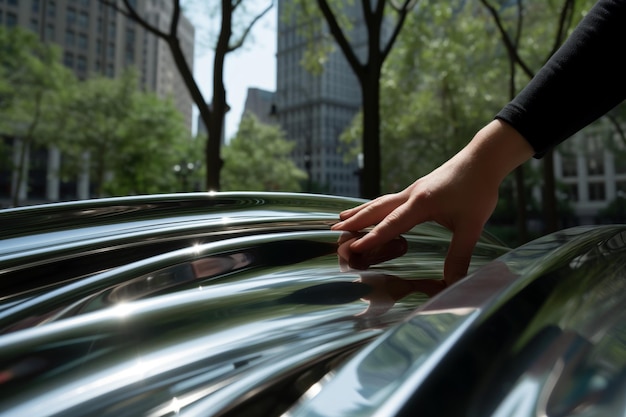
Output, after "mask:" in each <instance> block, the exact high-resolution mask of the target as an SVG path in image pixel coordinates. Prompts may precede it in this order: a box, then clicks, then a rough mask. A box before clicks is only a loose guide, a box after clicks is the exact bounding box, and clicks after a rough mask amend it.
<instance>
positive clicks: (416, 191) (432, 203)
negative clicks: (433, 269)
mask: <svg viewBox="0 0 626 417" xmlns="http://www.w3.org/2000/svg"><path fill="white" fill-rule="evenodd" d="M532 154H533V150H532V148H531V147H530V145H528V143H527V142H526V141H525V140H524V138H523V137H521V136H520V135H519V134H518V133H517V132H516V131H515V130H513V128H512V127H510V126H508V125H506V124H504V123H503V122H500V121H494V122H492V123H490V124H489V125H487V126H486V127H485V128H484V129H482V130H481V131H480V132H479V133H478V134H477V135H476V136H475V138H474V139H473V140H472V142H471V143H470V144H469V145H468V146H466V147H465V148H464V149H463V150H461V151H460V152H459V153H458V154H457V155H455V156H454V157H453V158H452V159H450V160H449V161H447V162H446V163H445V164H443V165H442V166H440V167H439V168H437V169H436V170H434V171H433V172H431V173H430V174H428V175H426V176H424V177H422V178H420V179H418V180H417V181H415V182H414V183H413V184H411V185H410V186H408V187H407V188H406V189H404V190H403V191H400V192H398V193H395V194H388V195H385V196H382V197H379V198H377V199H375V200H372V201H369V202H367V203H364V204H362V205H360V206H358V207H355V208H352V209H349V210H346V211H343V212H342V213H341V214H340V220H341V221H340V222H339V223H337V224H335V225H333V226H332V229H333V230H345V231H359V230H362V229H364V228H366V227H369V226H372V225H376V226H375V227H374V228H373V229H372V230H371V231H370V232H369V233H368V234H366V235H365V236H363V237H362V238H361V239H359V240H357V241H355V242H353V243H352V244H351V245H350V250H351V251H353V252H355V253H363V252H366V251H370V250H372V249H373V248H376V247H377V246H380V245H383V244H384V243H386V242H388V241H390V240H391V239H393V238H394V237H396V236H398V235H400V234H402V233H405V232H407V231H409V230H410V229H411V228H412V227H413V226H415V225H417V224H420V223H423V222H426V221H435V222H437V223H439V224H441V225H442V226H444V227H446V228H447V229H449V230H450V231H451V232H452V240H451V242H450V246H449V248H448V254H447V256H446V261H445V264H444V279H445V280H446V282H447V283H448V285H449V284H452V283H454V282H456V281H458V280H459V279H461V278H462V277H463V276H464V275H465V274H466V273H467V270H468V267H469V263H470V260H471V256H472V251H473V249H474V246H475V245H476V242H477V241H478V239H479V237H480V235H481V233H482V229H483V227H484V225H485V223H486V222H487V220H488V219H489V217H490V216H491V214H492V213H493V210H494V208H495V206H496V203H497V201H498V188H499V185H500V182H501V181H502V180H503V179H504V177H505V176H506V175H508V173H509V172H510V171H511V170H513V169H514V168H515V167H517V166H518V165H519V164H521V163H522V162H524V161H525V160H527V159H528V158H530V157H531V156H532Z"/></svg>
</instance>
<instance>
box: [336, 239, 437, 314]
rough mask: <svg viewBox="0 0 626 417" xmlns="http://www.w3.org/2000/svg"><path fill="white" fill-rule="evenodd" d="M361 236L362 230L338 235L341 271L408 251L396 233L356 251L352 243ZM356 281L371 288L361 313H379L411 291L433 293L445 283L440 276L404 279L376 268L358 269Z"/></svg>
mask: <svg viewBox="0 0 626 417" xmlns="http://www.w3.org/2000/svg"><path fill="white" fill-rule="evenodd" d="M362 236H363V234H362V233H358V234H356V233H343V234H342V235H341V236H340V238H339V241H338V243H339V248H338V249H337V255H338V257H339V265H340V269H341V270H342V271H348V270H350V269H358V270H364V269H367V268H368V267H369V266H370V265H374V264H377V263H381V262H384V261H387V260H390V259H393V258H397V257H399V256H402V255H404V254H405V253H406V251H407V242H406V240H405V239H404V238H403V237H397V238H395V239H392V240H391V241H389V242H387V243H385V244H384V245H382V246H379V247H377V248H375V249H373V250H370V251H366V252H363V253H355V252H353V251H352V250H351V244H352V243H353V242H354V241H356V240H358V239H359V238H360V237H362ZM357 282H360V283H363V284H366V285H367V286H368V287H369V288H371V291H369V292H368V293H367V294H365V295H363V296H362V299H363V300H364V301H367V302H368V304H369V305H368V307H367V309H366V310H365V311H364V312H362V313H360V315H380V314H383V313H385V312H386V311H388V310H389V309H390V308H391V307H393V305H394V304H395V303H396V302H397V301H398V300H400V299H402V298H404V297H406V296H407V295H409V294H411V293H414V292H421V293H424V294H426V295H428V296H429V297H432V296H434V295H435V294H437V293H438V292H440V291H441V290H443V289H444V288H445V287H446V284H445V282H444V281H442V280H435V279H422V280H404V279H401V278H398V277H396V276H393V275H387V274H377V273H376V272H375V271H367V272H365V271H364V272H362V273H360V274H359V280H358V281H357Z"/></svg>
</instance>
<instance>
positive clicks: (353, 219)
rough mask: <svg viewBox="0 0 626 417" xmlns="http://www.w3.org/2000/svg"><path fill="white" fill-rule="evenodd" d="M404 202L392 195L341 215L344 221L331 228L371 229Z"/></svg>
mask: <svg viewBox="0 0 626 417" xmlns="http://www.w3.org/2000/svg"><path fill="white" fill-rule="evenodd" d="M403 201H404V200H403V199H402V198H400V197H399V196H398V195H397V194H392V195H386V196H383V197H379V198H377V199H376V200H372V201H369V202H367V203H365V204H362V205H360V206H358V207H355V208H352V209H349V210H345V211H343V212H341V213H340V214H339V218H340V219H341V220H342V221H340V222H339V223H336V224H334V225H333V226H331V230H346V231H359V230H361V229H364V228H366V227H369V226H371V225H373V224H376V223H378V222H380V221H381V220H382V219H384V218H385V217H386V216H387V215H388V214H389V213H391V212H392V211H393V210H394V209H395V208H396V207H398V206H399V205H400V204H402V203H403Z"/></svg>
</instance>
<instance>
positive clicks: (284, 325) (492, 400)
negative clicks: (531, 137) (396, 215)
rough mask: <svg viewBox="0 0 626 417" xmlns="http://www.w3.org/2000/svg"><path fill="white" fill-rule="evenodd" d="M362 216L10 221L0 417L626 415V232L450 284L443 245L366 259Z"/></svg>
mask: <svg viewBox="0 0 626 417" xmlns="http://www.w3.org/2000/svg"><path fill="white" fill-rule="evenodd" d="M356 203H358V201H357V200H352V199H345V198H338V197H328V196H312V195H301V194H215V195H210V194H181V195H166V196H152V197H134V198H120V199H105V200H95V201H86V202H78V203H64V204H54V205H47V206H40V207H28V208H23V209H14V210H5V211H0V230H2V237H3V239H2V240H1V241H0V414H1V415H3V416H4V415H7V416H93V415H98V416H169V415H185V416H264V417H265V416H280V415H285V416H324V417H333V416H337V417H339V416H342V417H343V416H348V417H349V416H413V415H423V416H516V417H517V416H520V417H521V416H574V415H575V416H605V415H606V416H622V415H626V324H625V323H626V313H625V311H626V309H625V308H624V306H625V305H626V227H625V226H606V227H594V228H592V227H587V228H575V229H570V230H566V231H563V232H559V233H557V234H554V235H550V236H547V237H544V238H542V239H539V240H537V241H535V242H531V243H529V244H527V245H525V246H523V247H520V248H517V249H515V250H509V249H507V248H505V247H503V246H502V245H500V244H499V243H498V242H497V241H495V240H494V239H492V238H490V237H489V236H487V235H485V236H484V237H483V238H482V240H481V242H480V243H479V244H478V246H477V248H476V250H475V255H474V258H473V261H472V271H474V272H473V273H472V274H471V275H470V276H469V277H467V278H465V279H464V280H463V281H461V282H460V283H458V284H457V285H455V286H452V287H450V288H446V289H444V285H443V283H442V281H441V270H442V267H443V259H444V256H445V252H446V250H447V246H448V242H449V233H448V232H447V231H445V230H444V229H442V228H441V227H438V226H436V225H431V224H426V225H422V226H419V227H417V228H415V229H414V230H413V231H412V232H411V233H408V234H406V235H405V240H404V239H398V240H395V241H393V242H391V243H390V244H388V245H387V246H386V247H384V248H381V249H380V250H378V251H376V252H374V253H370V254H367V255H366V256H361V257H356V256H354V255H353V254H350V253H349V251H347V243H348V242H349V241H350V240H351V239H354V238H357V237H358V236H354V235H350V234H340V233H338V232H332V231H330V230H329V226H330V225H331V224H332V223H334V222H335V221H336V220H337V214H338V212H339V211H340V210H342V209H344V208H348V207H352V206H354V205H355V204H356ZM405 252H406V254H405ZM381 261H382V263H379V264H376V265H373V266H370V267H369V268H367V269H366V270H362V269H360V268H365V267H367V266H368V265H370V264H373V263H375V262H381ZM355 268H359V269H355Z"/></svg>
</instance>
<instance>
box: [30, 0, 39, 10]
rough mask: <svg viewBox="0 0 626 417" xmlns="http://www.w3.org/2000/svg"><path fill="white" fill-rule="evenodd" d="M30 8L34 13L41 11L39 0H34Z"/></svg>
mask: <svg viewBox="0 0 626 417" xmlns="http://www.w3.org/2000/svg"><path fill="white" fill-rule="evenodd" d="M30 9H31V10H32V11H33V13H39V0H33V2H32V3H31V5H30Z"/></svg>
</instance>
